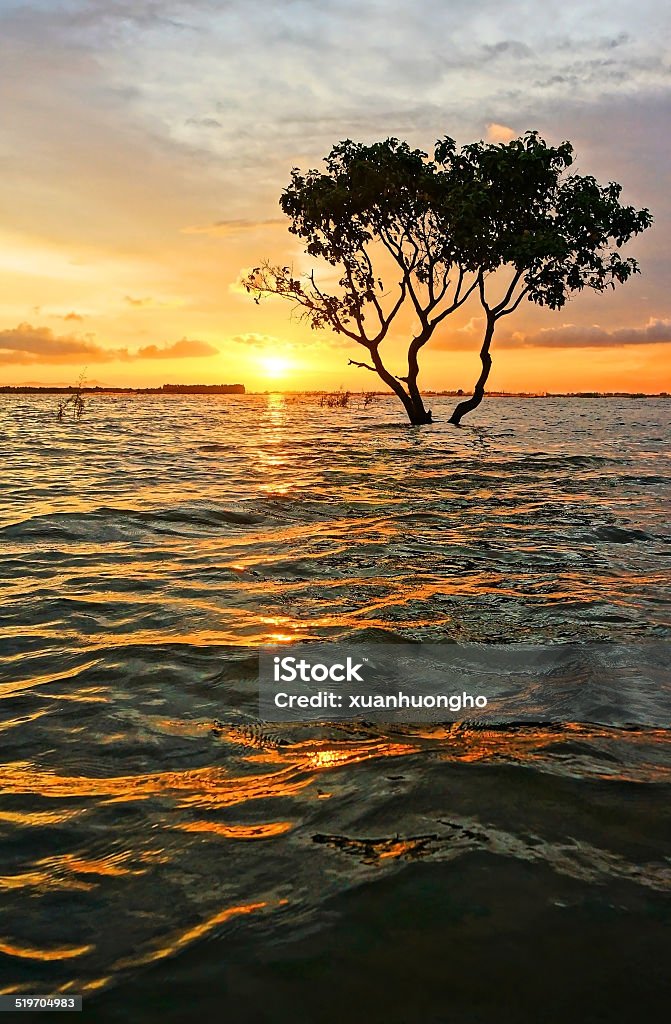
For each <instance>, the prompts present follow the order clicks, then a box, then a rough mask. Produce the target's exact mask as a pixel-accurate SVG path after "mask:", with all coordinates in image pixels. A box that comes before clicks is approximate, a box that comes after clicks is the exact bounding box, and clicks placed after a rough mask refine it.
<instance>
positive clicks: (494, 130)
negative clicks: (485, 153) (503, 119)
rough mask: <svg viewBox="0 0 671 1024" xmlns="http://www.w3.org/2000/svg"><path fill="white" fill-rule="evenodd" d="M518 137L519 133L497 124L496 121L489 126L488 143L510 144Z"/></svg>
mask: <svg viewBox="0 0 671 1024" xmlns="http://www.w3.org/2000/svg"><path fill="white" fill-rule="evenodd" d="M516 135H517V132H516V131H515V130H514V129H513V128H508V126H507V125H505V124H496V122H495V121H490V123H489V124H488V125H487V136H486V138H487V142H510V140H511V139H514V138H515V136H516Z"/></svg>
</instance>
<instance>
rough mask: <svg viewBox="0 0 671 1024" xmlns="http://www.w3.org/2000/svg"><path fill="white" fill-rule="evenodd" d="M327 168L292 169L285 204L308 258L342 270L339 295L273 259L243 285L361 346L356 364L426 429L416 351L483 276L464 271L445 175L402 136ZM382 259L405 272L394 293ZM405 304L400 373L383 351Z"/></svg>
mask: <svg viewBox="0 0 671 1024" xmlns="http://www.w3.org/2000/svg"><path fill="white" fill-rule="evenodd" d="M325 164H326V173H323V172H320V171H316V170H312V171H308V172H307V174H301V172H300V171H299V170H298V169H297V168H294V169H293V170H292V172H291V183H290V185H289V186H288V188H287V189H286V190H285V191H284V193H283V194H282V197H281V199H280V206H281V208H282V210H283V211H284V213H286V214H287V215H288V216H289V217H290V218H291V227H290V228H289V230H290V231H291V232H292V234H294V235H297V236H298V237H299V238H302V239H304V241H305V242H306V246H305V251H306V253H307V254H308V256H310V257H312V258H321V259H324V260H325V261H326V262H327V263H329V264H330V265H331V266H332V267H337V268H338V270H339V273H340V278H339V280H338V284H337V289H336V290H335V291H333V290H331V291H327V290H326V289H325V288H324V287H320V285H318V284H317V281H316V279H315V275H314V272H311V273H310V274H309V275H303V277H297V276H295V275H294V272H293V269H292V268H291V267H280V266H275V265H273V264H271V263H267V262H266V263H264V264H262V265H261V266H259V267H256V268H254V270H253V271H252V272H251V274H249V276H248V277H247V278H246V280H245V281H244V285H245V287H246V288H247V291H248V292H250V293H252V294H253V295H254V297H255V298H256V301H259V300H260V298H261V296H263V295H280V296H282V297H284V298H288V299H291V300H292V301H293V302H294V303H295V305H296V307H297V308H298V309H299V310H300V311H301V313H302V315H303V316H305V318H306V319H307V320H308V321H309V323H310V325H311V326H312V327H313V328H316V329H318V328H322V327H330V328H332V330H334V331H335V332H336V333H337V334H342V335H345V336H346V337H348V338H350V339H351V340H352V341H355V342H357V343H358V344H359V345H361V346H362V347H363V348H364V349H366V351H367V353H368V358H367V359H364V360H362V361H358V360H355V359H350V361H349V362H350V364H351V365H354V366H359V367H362V368H364V369H366V370H371V371H372V372H373V373H377V374H378V375H379V377H380V378H381V379H382V380H383V381H384V383H385V384H386V385H387V386H388V387H389V388H390V389H391V390H392V391H393V392H394V393H395V394H396V395H397V396H398V398H399V399H400V400H401V402H402V403H403V406H404V408H405V410H406V413H407V416H408V419H409V420H410V422H411V423H414V424H420V423H430V422H431V419H432V417H431V411H430V410H427V409H425V407H424V403H423V401H422V396H421V394H420V391H419V387H418V383H417V378H418V376H419V352H420V350H421V349H422V348H423V347H424V345H426V343H427V342H428V341H429V339H430V338H431V336H432V335H433V333H434V331H435V330H436V328H437V327H438V326H439V324H441V323H442V322H443V321H444V320H445V318H446V317H447V316H449V315H450V314H451V313H453V312H454V311H455V310H457V309H459V307H460V306H462V305H463V304H464V302H466V300H467V299H468V297H469V295H471V293H472V292H473V291H474V289H475V288H476V287H477V274H476V273H473V272H470V273H469V271H468V268H467V267H466V266H461V265H459V262H458V256H459V254H458V252H456V251H455V250H454V247H453V244H452V232H451V230H450V223H451V219H452V206H451V192H450V181H449V175H448V173H447V172H445V171H443V170H441V168H439V167H438V166H437V165H436V163H435V162H433V161H429V160H428V159H427V155H426V154H425V153H422V152H421V151H420V150H411V149H410V148H409V146H408V145H407V143H404V142H399V141H398V140H397V139H387V140H386V141H385V142H379V143H375V144H374V145H372V146H364V145H362V144H360V143H354V142H351V141H349V140H348V141H346V142H341V143H340V144H339V145H337V146H335V147H334V148H333V149H332V150H331V152H330V154H329V155H328V157H327V158H326V160H325ZM383 262H386V263H387V264H389V263H391V266H392V268H393V272H394V275H398V274H399V272H400V280H399V281H398V283H397V284H396V285H395V286H394V289H393V291H391V290H388V289H387V288H386V287H385V285H384V282H383V279H382V270H381V263H383ZM376 267H377V269H376ZM406 303H407V304H408V305H409V306H410V307H411V308H412V309H413V310H414V313H415V316H416V319H417V324H418V328H417V331H416V333H415V336H414V337H413V338H412V339H411V341H410V343H409V346H408V364H407V373H406V374H405V375H404V376H395V375H394V374H392V373H391V372H390V370H389V369H388V368H387V367H386V366H385V364H384V362H383V360H382V356H381V354H380V345H381V344H382V342H383V341H384V339H385V338H386V337H387V335H388V333H389V329H390V327H391V325H392V323H393V321H394V319H395V318H396V316H397V315H398V313H399V312H400V310H401V309H402V307H403V306H404V304H406Z"/></svg>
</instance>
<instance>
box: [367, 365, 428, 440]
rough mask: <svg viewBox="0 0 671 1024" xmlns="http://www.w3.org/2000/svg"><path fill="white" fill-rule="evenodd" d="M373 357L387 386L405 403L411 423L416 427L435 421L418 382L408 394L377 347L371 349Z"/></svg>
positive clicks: (410, 388)
mask: <svg viewBox="0 0 671 1024" xmlns="http://www.w3.org/2000/svg"><path fill="white" fill-rule="evenodd" d="M371 357H372V359H373V365H374V367H375V369H376V371H377V374H378V376H379V377H380V379H381V380H383V381H384V382H385V384H386V385H387V387H388V388H390V389H391V390H392V391H393V392H394V394H395V395H397V396H398V397H399V398H400V400H401V402H402V403H403V408H404V409H405V411H406V414H407V416H408V419H409V421H410V423H411V424H412V425H413V426H414V427H419V426H421V425H422V424H424V423H433V417H432V416H431V410H430V409H425V408H424V403H423V402H422V396H421V395H420V393H419V390H418V388H417V384H416V383H415V384H414V387H409V391H410V394H408V392H407V391H406V390H405V388H404V387H403V385H402V384H401V382H400V380H398V378H396V377H394V376H393V375H392V374H391V373H389V371H388V370H387V369H386V367H385V366H384V364H383V362H382V360H381V359H380V355H379V353H378V351H377V349H376V348H373V349H371Z"/></svg>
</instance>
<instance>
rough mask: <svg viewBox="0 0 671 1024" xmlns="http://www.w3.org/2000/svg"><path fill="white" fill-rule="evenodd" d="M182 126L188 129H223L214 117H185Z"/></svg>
mask: <svg viewBox="0 0 671 1024" xmlns="http://www.w3.org/2000/svg"><path fill="white" fill-rule="evenodd" d="M184 124H186V125H188V126H189V127H190V128H223V125H222V123H221V121H217V119H216V117H187V119H186V121H185V122H184Z"/></svg>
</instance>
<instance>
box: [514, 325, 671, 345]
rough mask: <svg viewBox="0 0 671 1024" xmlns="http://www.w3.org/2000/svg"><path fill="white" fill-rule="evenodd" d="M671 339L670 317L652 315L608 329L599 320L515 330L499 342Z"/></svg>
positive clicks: (656, 341) (623, 342)
mask: <svg viewBox="0 0 671 1024" xmlns="http://www.w3.org/2000/svg"><path fill="white" fill-rule="evenodd" d="M668 342H671V319H668V320H661V319H654V318H651V319H650V320H648V322H647V324H644V325H643V326H642V327H617V328H615V329H614V330H608V329H606V328H605V327H600V326H599V325H598V324H592V325H590V326H588V327H580V326H579V325H578V324H562V325H561V327H545V328H543V329H542V330H540V331H536V332H535V333H533V334H523V333H521V332H519V331H516V332H515V333H514V334H512V335H510V336H509V337H508V338H502V339H501V340H500V341H499V342H498V346H499V347H501V348H536V347H538V348H604V347H609V346H610V347H617V346H619V345H663V344H665V343H668Z"/></svg>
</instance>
